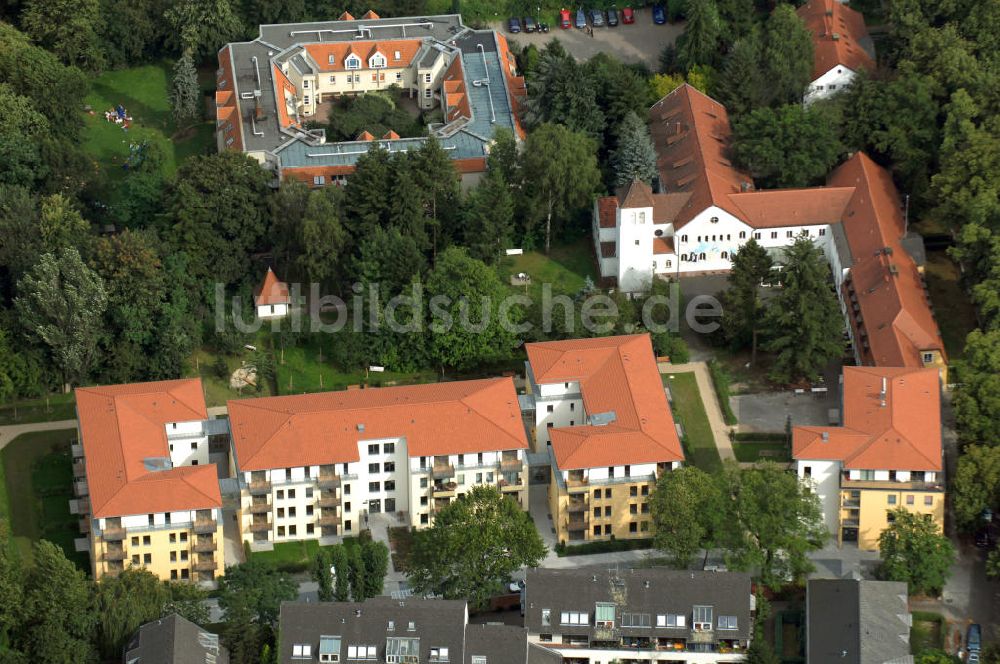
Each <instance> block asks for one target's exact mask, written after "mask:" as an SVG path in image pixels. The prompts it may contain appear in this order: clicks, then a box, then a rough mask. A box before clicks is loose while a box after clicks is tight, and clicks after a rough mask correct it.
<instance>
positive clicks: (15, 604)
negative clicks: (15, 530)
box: [0, 519, 24, 644]
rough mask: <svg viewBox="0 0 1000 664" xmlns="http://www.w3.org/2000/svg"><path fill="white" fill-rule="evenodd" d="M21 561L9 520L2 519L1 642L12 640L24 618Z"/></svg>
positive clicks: (0, 527)
mask: <svg viewBox="0 0 1000 664" xmlns="http://www.w3.org/2000/svg"><path fill="white" fill-rule="evenodd" d="M19 562H20V561H19V560H18V558H17V554H16V552H15V550H14V541H13V539H11V537H10V530H9V528H8V527H7V521H6V520H5V519H0V644H9V643H10V642H11V637H12V636H13V634H14V631H15V630H16V629H17V627H18V625H19V624H20V623H21V619H22V611H23V610H24V608H23V601H24V588H23V582H24V579H23V571H22V570H21V566H20V564H19Z"/></svg>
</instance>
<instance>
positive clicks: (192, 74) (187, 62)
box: [170, 51, 201, 126]
mask: <svg viewBox="0 0 1000 664" xmlns="http://www.w3.org/2000/svg"><path fill="white" fill-rule="evenodd" d="M200 99H201V90H200V89H199V88H198V73H197V72H196V71H195V68H194V59H193V58H192V57H191V54H190V53H189V52H187V51H185V52H184V54H183V55H181V57H180V58H179V59H178V60H177V63H176V64H175V65H174V80H173V83H172V87H171V90H170V105H171V106H172V107H173V111H174V121H175V122H176V123H177V125H178V126H184V125H187V124H190V123H192V122H194V121H195V120H197V119H198V117H199V116H200V115H201V113H200V109H199V108H198V102H199V101H200Z"/></svg>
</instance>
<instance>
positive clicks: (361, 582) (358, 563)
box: [347, 546, 368, 602]
mask: <svg viewBox="0 0 1000 664" xmlns="http://www.w3.org/2000/svg"><path fill="white" fill-rule="evenodd" d="M347 568H348V574H349V577H350V580H351V600H353V601H355V602H363V601H365V588H366V586H367V580H366V578H365V577H366V575H367V573H368V570H367V568H366V567H365V559H364V558H363V557H362V555H361V547H360V546H355V547H352V548H350V549H349V550H348V551H347Z"/></svg>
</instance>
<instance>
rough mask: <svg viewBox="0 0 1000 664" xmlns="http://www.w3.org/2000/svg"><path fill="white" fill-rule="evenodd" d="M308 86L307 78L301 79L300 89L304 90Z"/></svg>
mask: <svg viewBox="0 0 1000 664" xmlns="http://www.w3.org/2000/svg"><path fill="white" fill-rule="evenodd" d="M308 88H309V79H307V78H304V79H302V89H303V90H305V89H308Z"/></svg>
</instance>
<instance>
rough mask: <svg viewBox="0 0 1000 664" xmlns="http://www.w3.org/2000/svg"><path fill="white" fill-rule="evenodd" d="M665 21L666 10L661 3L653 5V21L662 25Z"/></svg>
mask: <svg viewBox="0 0 1000 664" xmlns="http://www.w3.org/2000/svg"><path fill="white" fill-rule="evenodd" d="M666 22H667V10H666V9H664V7H663V5H659V4H657V5H653V23H655V24H657V25H663V24H664V23H666Z"/></svg>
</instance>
